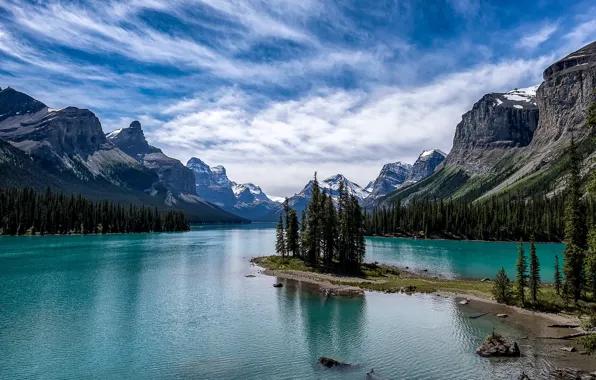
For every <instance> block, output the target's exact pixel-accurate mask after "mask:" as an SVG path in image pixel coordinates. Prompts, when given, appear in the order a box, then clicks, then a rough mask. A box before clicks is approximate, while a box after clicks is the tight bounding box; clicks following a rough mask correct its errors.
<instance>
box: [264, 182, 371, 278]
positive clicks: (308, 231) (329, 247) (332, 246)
mask: <svg viewBox="0 0 596 380" xmlns="http://www.w3.org/2000/svg"><path fill="white" fill-rule="evenodd" d="M364 236H365V229H364V215H363V212H362V208H361V207H360V205H359V203H358V201H357V200H356V198H355V197H354V196H353V195H351V194H349V193H348V191H347V189H346V187H345V185H344V183H343V182H340V185H339V195H338V199H337V204H336V203H335V202H334V200H333V198H332V197H331V195H328V194H327V192H326V190H325V189H323V190H322V191H321V188H320V187H319V182H318V180H317V175H316V173H315V176H314V180H313V184H312V195H311V197H310V200H309V202H308V205H307V207H306V209H305V210H304V211H303V212H302V215H301V217H300V219H299V218H298V215H297V212H296V210H294V209H292V208H291V207H290V205H289V203H288V199H287V198H286V200H285V202H284V213H283V215H282V214H280V216H279V220H278V223H277V228H276V244H275V250H276V253H277V254H278V255H281V256H282V257H286V256H292V257H297V258H299V259H302V260H304V261H305V262H306V263H307V264H308V265H310V266H311V267H314V268H318V267H320V268H322V269H325V270H328V271H342V272H356V271H358V270H360V266H361V265H362V263H363V260H364V256H365V253H366V245H365V241H364Z"/></svg>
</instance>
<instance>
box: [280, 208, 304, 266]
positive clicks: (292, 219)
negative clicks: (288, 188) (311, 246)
mask: <svg viewBox="0 0 596 380" xmlns="http://www.w3.org/2000/svg"><path fill="white" fill-rule="evenodd" d="M283 208H284V211H285V213H286V250H287V252H288V254H290V253H291V254H292V256H297V255H298V251H299V247H300V232H299V231H298V230H299V227H298V214H297V213H296V210H294V209H293V208H291V207H290V205H289V201H288V198H286V200H285V201H284V203H283Z"/></svg>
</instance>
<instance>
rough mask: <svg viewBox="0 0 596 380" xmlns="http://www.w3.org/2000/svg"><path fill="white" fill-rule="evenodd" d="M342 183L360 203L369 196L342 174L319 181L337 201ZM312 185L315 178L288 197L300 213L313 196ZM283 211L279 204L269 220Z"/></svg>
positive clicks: (291, 205) (322, 188) (323, 188)
mask: <svg viewBox="0 0 596 380" xmlns="http://www.w3.org/2000/svg"><path fill="white" fill-rule="evenodd" d="M340 183H343V184H344V186H345V188H346V189H347V191H348V194H351V195H353V196H354V197H355V198H356V199H357V200H358V202H359V203H363V202H364V199H366V197H367V196H368V192H367V191H366V190H364V189H363V188H362V187H360V186H359V185H358V184H356V183H354V182H352V181H350V180H348V179H347V178H346V177H344V176H343V175H342V174H336V175H333V176H331V177H328V178H325V179H324V180H323V181H320V182H319V187H320V188H321V190H325V192H326V193H327V194H328V195H331V198H333V200H334V201H336V202H337V198H338V196H339V186H340ZM312 186H313V180H310V181H309V182H308V183H307V184H306V186H304V188H303V189H302V190H301V191H300V192H299V193H297V194H295V195H294V196H292V197H290V198H288V204H289V205H290V207H291V208H293V209H294V210H296V211H297V212H298V215H300V214H301V213H302V211H303V210H304V209H306V206H307V205H308V202H309V200H310V197H311V196H312ZM281 212H282V206H281V205H280V206H278V207H277V209H276V210H275V212H274V213H272V214H271V215H269V217H268V219H269V220H276V218H277V216H278V215H279V213H281Z"/></svg>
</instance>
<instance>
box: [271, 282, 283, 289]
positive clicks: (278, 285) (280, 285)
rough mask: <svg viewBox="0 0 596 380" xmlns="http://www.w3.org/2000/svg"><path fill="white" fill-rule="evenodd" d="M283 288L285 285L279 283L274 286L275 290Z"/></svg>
mask: <svg viewBox="0 0 596 380" xmlns="http://www.w3.org/2000/svg"><path fill="white" fill-rule="evenodd" d="M282 286H284V284H282V283H281V282H278V283H277V284H273V287H274V288H281V287H282Z"/></svg>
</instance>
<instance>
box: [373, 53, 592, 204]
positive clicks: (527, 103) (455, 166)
mask: <svg viewBox="0 0 596 380" xmlns="http://www.w3.org/2000/svg"><path fill="white" fill-rule="evenodd" d="M543 78H544V81H543V82H542V84H540V85H539V86H538V87H536V86H534V87H529V88H526V89H515V90H513V91H510V92H507V93H490V94H487V95H484V96H483V97H482V98H481V99H480V100H478V102H476V104H474V106H473V107H472V109H471V110H470V111H468V112H466V113H465V114H464V115H463V116H462V121H461V122H460V123H459V124H458V125H457V127H456V132H455V136H454V139H453V149H452V150H451V152H449V154H448V155H447V157H446V158H445V160H444V161H443V163H441V164H440V165H439V166H438V167H437V170H436V171H435V173H434V174H433V175H432V176H430V177H428V178H426V179H424V180H421V181H419V182H417V183H415V184H413V185H412V186H408V187H405V188H402V189H398V190H397V191H396V192H393V193H391V194H390V195H388V196H386V197H384V198H383V199H381V200H379V202H378V203H377V204H379V205H387V204H389V203H391V202H392V201H395V200H397V199H401V200H404V201H408V200H409V199H412V198H413V197H415V196H431V197H451V198H454V199H462V200H466V201H473V200H476V199H482V198H486V197H488V196H492V195H495V196H498V197H499V196H504V195H506V194H522V195H525V196H531V195H533V194H552V193H553V192H555V191H560V190H561V189H562V188H563V187H564V179H565V173H566V171H565V162H566V161H565V151H566V148H567V147H568V145H569V141H570V139H571V136H574V138H575V139H576V141H577V143H578V149H579V151H580V152H581V153H582V154H583V155H584V156H585V159H584V162H583V165H584V167H585V168H588V167H591V166H592V165H593V160H592V156H593V152H594V150H595V149H596V143H594V141H593V139H592V138H590V137H589V136H590V131H589V130H588V128H586V125H585V124H586V122H585V117H586V112H587V109H588V107H589V105H590V104H591V103H592V102H593V101H595V100H596V95H595V90H596V42H593V43H591V44H589V45H587V46H585V47H583V48H581V49H580V50H578V51H576V52H574V53H571V54H569V55H568V56H566V57H564V58H563V59H561V60H559V61H558V62H555V63H553V64H552V65H551V66H549V67H548V68H546V69H545V71H544V74H543Z"/></svg>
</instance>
